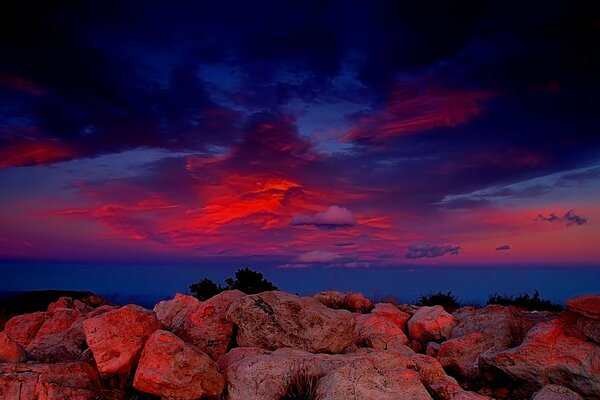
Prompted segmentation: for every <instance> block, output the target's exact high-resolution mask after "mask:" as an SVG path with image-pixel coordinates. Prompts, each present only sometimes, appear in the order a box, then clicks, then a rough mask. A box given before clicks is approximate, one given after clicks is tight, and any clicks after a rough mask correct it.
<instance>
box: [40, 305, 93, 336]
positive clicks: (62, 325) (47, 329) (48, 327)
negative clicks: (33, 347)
mask: <svg viewBox="0 0 600 400" xmlns="http://www.w3.org/2000/svg"><path fill="white" fill-rule="evenodd" d="M82 315H83V314H82V313H81V312H80V311H77V310H73V309H69V308H55V309H54V310H53V311H52V313H47V314H46V319H45V320H44V323H43V324H42V326H41V327H40V329H39V330H38V332H37V334H36V337H37V336H44V335H49V334H53V333H60V332H62V331H64V330H66V329H68V328H70V327H71V325H73V323H74V322H75V321H77V320H78V319H79V318H81V316H82Z"/></svg>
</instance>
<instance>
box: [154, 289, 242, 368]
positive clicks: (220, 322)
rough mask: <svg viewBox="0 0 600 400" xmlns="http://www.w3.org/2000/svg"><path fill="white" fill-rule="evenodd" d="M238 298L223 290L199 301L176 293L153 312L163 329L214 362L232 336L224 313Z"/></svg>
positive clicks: (236, 293) (238, 292) (237, 291)
mask: <svg viewBox="0 0 600 400" xmlns="http://www.w3.org/2000/svg"><path fill="white" fill-rule="evenodd" d="M242 297H244V294H243V293H242V292H240V291H239V290H227V291H224V292H222V293H220V294H218V295H216V296H213V297H211V298H210V299H208V300H207V301H205V302H201V301H199V300H198V299H196V298H195V297H192V296H186V295H182V294H179V293H178V294H177V295H176V296H175V298H174V299H172V300H167V301H162V302H160V303H158V304H157V305H156V306H155V307H154V311H155V312H156V316H157V318H158V319H159V321H160V322H161V324H162V325H163V326H164V327H165V329H167V330H170V331H172V332H173V333H175V334H176V335H177V336H179V337H181V338H182V339H183V340H185V341H186V342H188V343H191V344H193V345H195V346H197V347H199V348H200V349H201V350H202V351H204V352H205V353H206V354H208V355H209V356H210V357H211V358H212V359H213V360H217V359H218V358H219V357H220V356H222V355H223V354H225V353H226V352H227V350H228V348H229V346H230V343H231V340H232V337H233V323H232V322H231V321H229V320H227V311H228V310H229V307H230V306H231V304H232V303H233V302H234V301H236V300H239V299H240V298H242Z"/></svg>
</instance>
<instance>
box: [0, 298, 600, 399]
mask: <svg viewBox="0 0 600 400" xmlns="http://www.w3.org/2000/svg"><path fill="white" fill-rule="evenodd" d="M299 378H300V379H299ZM298 381H299V382H301V383H302V382H304V383H303V384H307V385H311V389H313V391H314V397H313V398H315V399H320V400H347V399H362V400H371V399H373V400H375V399H377V400H387V399H389V400H392V399H393V400H403V399H443V400H446V399H447V400H471V399H472V400H475V399H490V398H495V399H535V400H556V399H582V398H583V399H600V296H582V297H577V298H574V299H571V300H569V301H568V302H567V311H565V312H562V313H548V312H526V311H522V310H519V309H516V308H514V307H504V306H496V305H492V306H487V307H483V308H476V307H464V308H461V309H458V310H457V311H456V312H454V313H452V314H449V313H447V312H446V311H444V309H443V308H442V307H440V306H435V307H416V306H411V305H401V306H396V305H393V304H389V303H379V304H375V305H374V304H372V303H371V302H370V301H369V300H368V299H366V298H365V297H363V296H362V295H360V294H349V295H346V294H343V293H339V292H323V293H319V294H318V295H316V296H314V297H298V296H295V295H292V294H289V293H285V292H278V291H277V292H264V293H261V294H256V295H248V296H247V295H244V294H243V293H241V292H238V291H226V292H223V293H221V294H219V295H217V296H215V297H213V298H211V299H209V300H207V301H205V302H201V301H199V300H197V299H195V298H193V297H191V296H186V295H182V294H177V295H176V296H175V298H173V299H172V300H168V301H163V302H160V303H158V304H157V305H156V306H155V307H154V310H152V311H151V310H146V309H144V308H142V307H140V306H137V305H126V306H124V307H116V306H111V305H101V306H98V302H97V298H96V299H95V301H94V302H86V301H85V299H82V300H73V299H71V298H67V297H63V298H61V299H59V300H58V301H56V302H54V303H52V304H51V305H50V306H49V307H48V310H47V311H44V312H35V313H30V314H23V315H19V316H16V317H13V318H12V319H10V320H9V321H8V322H7V323H6V326H5V329H4V331H3V332H2V333H0V398H2V399H11V400H12V399H15V400H16V399H50V400H55V399H56V400H58V399H90V400H91V399H102V398H105V399H119V398H124V399H143V398H154V397H152V396H157V397H162V398H165V399H204V398H206V399H230V400H254V399H256V400H259V399H265V400H266V399H274V400H275V399H283V398H292V397H284V395H285V394H286V393H287V392H289V389H290V384H292V383H294V382H296V383H297V382H298Z"/></svg>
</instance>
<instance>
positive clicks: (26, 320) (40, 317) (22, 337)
mask: <svg viewBox="0 0 600 400" xmlns="http://www.w3.org/2000/svg"><path fill="white" fill-rule="evenodd" d="M46 316H47V314H46V312H43V311H40V312H35V313H31V314H23V315H17V316H15V317H12V318H11V319H9V320H8V321H7V322H6V325H5V326H4V332H5V333H6V334H7V335H8V336H10V337H11V338H12V339H13V340H14V341H15V342H17V343H19V344H20V345H21V346H23V347H27V346H28V345H29V343H30V342H31V341H32V340H33V338H35V336H36V335H37V333H38V331H39V330H40V328H41V326H42V324H43V323H44V321H45V320H46Z"/></svg>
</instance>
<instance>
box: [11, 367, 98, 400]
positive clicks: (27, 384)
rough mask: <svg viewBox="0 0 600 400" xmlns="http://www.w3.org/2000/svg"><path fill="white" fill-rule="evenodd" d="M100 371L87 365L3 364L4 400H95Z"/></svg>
mask: <svg viewBox="0 0 600 400" xmlns="http://www.w3.org/2000/svg"><path fill="white" fill-rule="evenodd" d="M100 395H101V387H100V382H99V379H98V374H97V372H96V370H95V369H94V368H93V367H91V366H90V365H89V364H86V363H82V362H79V363H68V364H0V398H1V399H7V400H9V399H10V400H12V399H14V400H36V399H38V400H64V399H70V400H95V399H98V398H99V397H100Z"/></svg>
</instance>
